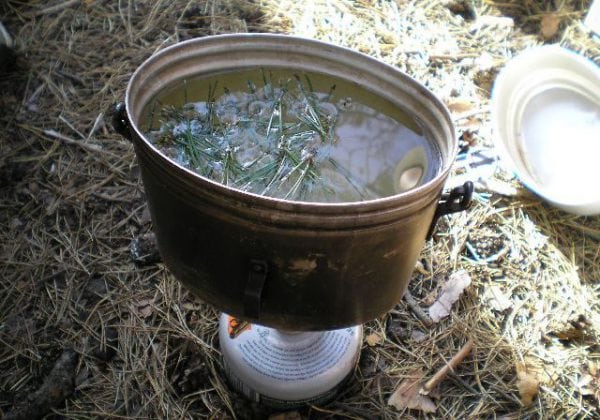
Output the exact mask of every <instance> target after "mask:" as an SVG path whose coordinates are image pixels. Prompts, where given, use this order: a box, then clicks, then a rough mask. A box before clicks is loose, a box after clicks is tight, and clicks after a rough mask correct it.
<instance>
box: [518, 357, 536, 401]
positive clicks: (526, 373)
mask: <svg viewBox="0 0 600 420" xmlns="http://www.w3.org/2000/svg"><path fill="white" fill-rule="evenodd" d="M516 368H517V389H518V390H519V395H520V396H521V404H523V405H524V406H525V407H528V406H530V405H531V403H532V402H533V398H535V396H536V395H537V394H538V391H539V389H540V382H539V381H538V379H537V377H536V375H535V373H534V372H533V371H532V370H530V369H528V368H527V365H526V364H525V363H521V362H519V363H517V366H516Z"/></svg>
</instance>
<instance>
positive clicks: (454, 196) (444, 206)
mask: <svg viewBox="0 0 600 420" xmlns="http://www.w3.org/2000/svg"><path fill="white" fill-rule="evenodd" d="M472 198H473V183H472V182H471V181H467V182H465V183H464V184H463V185H461V186H459V187H456V188H452V190H450V192H449V193H445V194H442V197H441V198H440V202H439V203H438V206H437V209H436V210H435V214H434V216H433V220H432V221H431V226H430V227H429V232H427V239H429V238H431V235H433V230H434V229H435V226H436V225H437V221H438V220H439V218H440V217H442V216H445V215H447V214H452V213H458V212H459V211H465V210H467V209H468V208H469V206H470V205H471V199H472Z"/></svg>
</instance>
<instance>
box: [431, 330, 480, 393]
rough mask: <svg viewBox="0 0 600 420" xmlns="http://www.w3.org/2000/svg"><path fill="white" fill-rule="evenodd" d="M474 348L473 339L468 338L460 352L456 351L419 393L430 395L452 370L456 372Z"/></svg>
mask: <svg viewBox="0 0 600 420" xmlns="http://www.w3.org/2000/svg"><path fill="white" fill-rule="evenodd" d="M472 349H473V340H468V341H467V342H466V343H465V345H464V346H462V347H461V349H460V350H459V351H458V353H456V354H455V355H454V357H453V358H452V359H451V360H450V361H449V362H448V363H447V364H446V365H445V366H444V367H442V368H441V369H440V370H438V371H437V372H436V374H435V375H433V377H432V378H431V379H430V380H428V381H427V382H426V383H425V385H423V388H421V390H420V391H419V393H420V394H422V395H428V394H429V393H430V392H431V390H433V389H434V388H435V387H436V386H438V385H439V384H440V382H442V381H443V380H444V378H445V377H446V376H448V374H449V373H450V372H454V369H456V367H457V366H458V365H459V364H460V363H461V362H462V361H463V360H464V359H465V357H467V355H468V354H469V353H471V350H472Z"/></svg>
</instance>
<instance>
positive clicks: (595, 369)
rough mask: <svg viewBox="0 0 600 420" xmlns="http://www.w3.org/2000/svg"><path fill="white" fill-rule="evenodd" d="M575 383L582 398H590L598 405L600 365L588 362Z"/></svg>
mask: <svg viewBox="0 0 600 420" xmlns="http://www.w3.org/2000/svg"><path fill="white" fill-rule="evenodd" d="M583 372H584V373H583V375H582V376H581V377H580V378H579V380H578V381H577V384H576V386H577V391H578V392H579V394H581V395H582V396H591V397H594V398H595V399H596V401H597V402H599V403H600V364H595V363H593V362H589V363H588V366H586V367H584V369H583Z"/></svg>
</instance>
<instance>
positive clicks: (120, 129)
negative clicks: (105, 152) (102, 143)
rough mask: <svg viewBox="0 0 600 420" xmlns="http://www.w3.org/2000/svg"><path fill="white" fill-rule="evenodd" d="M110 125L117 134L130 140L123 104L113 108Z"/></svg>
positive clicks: (125, 110)
mask: <svg viewBox="0 0 600 420" xmlns="http://www.w3.org/2000/svg"><path fill="white" fill-rule="evenodd" d="M112 125H113V128H114V129H115V131H116V132H117V133H119V134H120V135H122V136H123V137H125V138H126V139H127V140H131V132H130V131H129V119H128V118H127V109H126V108H125V104H124V103H123V102H121V103H118V104H116V105H115V106H114V109H113V114H112Z"/></svg>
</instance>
